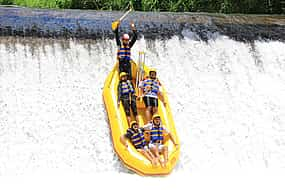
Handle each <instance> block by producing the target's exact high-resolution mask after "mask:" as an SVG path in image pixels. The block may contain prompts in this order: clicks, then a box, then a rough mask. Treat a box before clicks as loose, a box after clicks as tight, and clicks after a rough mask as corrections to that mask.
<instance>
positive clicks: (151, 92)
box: [139, 69, 166, 122]
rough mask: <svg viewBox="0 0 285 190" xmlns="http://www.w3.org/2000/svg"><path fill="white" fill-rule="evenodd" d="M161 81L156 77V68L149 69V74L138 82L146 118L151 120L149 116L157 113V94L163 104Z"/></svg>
mask: <svg viewBox="0 0 285 190" xmlns="http://www.w3.org/2000/svg"><path fill="white" fill-rule="evenodd" d="M160 86H161V83H160V82H159V80H158V78H157V77H156V70H155V69H150V70H149V76H147V77H146V78H145V79H144V80H143V81H141V82H140V85H139V88H140V90H141V93H140V94H142V97H143V101H144V104H145V106H146V111H145V112H146V113H145V114H146V119H147V121H148V122H151V116H152V115H153V114H156V113H157V109H158V95H159V97H160V99H161V100H162V102H163V104H164V106H166V102H165V101H164V97H163V94H162V93H161V92H160Z"/></svg>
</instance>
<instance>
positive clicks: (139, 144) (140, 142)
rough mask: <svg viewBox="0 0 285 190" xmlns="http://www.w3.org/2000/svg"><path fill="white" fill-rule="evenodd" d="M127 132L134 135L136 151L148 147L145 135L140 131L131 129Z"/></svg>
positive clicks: (133, 141)
mask: <svg viewBox="0 0 285 190" xmlns="http://www.w3.org/2000/svg"><path fill="white" fill-rule="evenodd" d="M127 131H128V132H129V133H131V134H132V136H131V141H132V143H133V145H134V146H135V148H136V149H139V148H143V147H144V146H145V145H146V141H145V138H144V134H143V132H142V131H141V130H140V129H138V131H135V130H134V129H132V128H129V129H128V130H127Z"/></svg>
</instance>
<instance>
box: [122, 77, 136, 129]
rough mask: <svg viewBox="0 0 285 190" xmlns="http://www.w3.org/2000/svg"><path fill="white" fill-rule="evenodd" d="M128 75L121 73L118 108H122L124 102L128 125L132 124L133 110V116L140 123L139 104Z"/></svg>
mask: <svg viewBox="0 0 285 190" xmlns="http://www.w3.org/2000/svg"><path fill="white" fill-rule="evenodd" d="M127 75H128V74H127V73H125V72H122V73H120V82H119V84H118V106H120V102H122V104H123V107H124V110H125V112H126V115H127V119H128V124H130V123H131V109H132V111H133V115H134V117H135V118H136V121H137V122H138V121H139V118H138V111H137V104H136V98H137V97H136V95H135V89H134V86H133V84H132V82H131V81H130V80H128V79H127Z"/></svg>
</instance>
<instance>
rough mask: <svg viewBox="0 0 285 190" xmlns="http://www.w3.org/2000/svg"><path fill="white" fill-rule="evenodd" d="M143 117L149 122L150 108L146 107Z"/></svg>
mask: <svg viewBox="0 0 285 190" xmlns="http://www.w3.org/2000/svg"><path fill="white" fill-rule="evenodd" d="M145 116H146V119H147V121H148V122H150V121H151V106H148V107H147V108H146V110H145Z"/></svg>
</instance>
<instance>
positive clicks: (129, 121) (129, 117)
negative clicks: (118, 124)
mask: <svg viewBox="0 0 285 190" xmlns="http://www.w3.org/2000/svg"><path fill="white" fill-rule="evenodd" d="M127 119H128V124H129V125H130V124H131V121H132V119H131V116H127Z"/></svg>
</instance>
